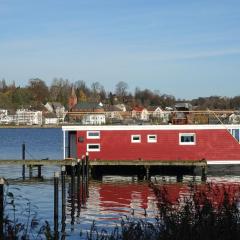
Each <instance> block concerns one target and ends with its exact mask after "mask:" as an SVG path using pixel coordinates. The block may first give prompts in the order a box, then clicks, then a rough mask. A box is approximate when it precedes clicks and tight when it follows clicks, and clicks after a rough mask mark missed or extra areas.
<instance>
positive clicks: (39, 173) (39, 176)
mask: <svg viewBox="0 0 240 240" xmlns="http://www.w3.org/2000/svg"><path fill="white" fill-rule="evenodd" d="M41 177H42V166H41V165H39V166H38V178H41Z"/></svg>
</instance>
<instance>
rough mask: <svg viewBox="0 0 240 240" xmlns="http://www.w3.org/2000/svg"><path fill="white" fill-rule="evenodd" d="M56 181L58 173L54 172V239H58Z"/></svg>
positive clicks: (57, 180)
mask: <svg viewBox="0 0 240 240" xmlns="http://www.w3.org/2000/svg"><path fill="white" fill-rule="evenodd" d="M58 182H59V173H58V172H55V173H54V239H55V240H57V239H58Z"/></svg>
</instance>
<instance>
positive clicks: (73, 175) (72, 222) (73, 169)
mask: <svg viewBox="0 0 240 240" xmlns="http://www.w3.org/2000/svg"><path fill="white" fill-rule="evenodd" d="M74 215H75V163H74V162H72V165H71V231H73V230H74V227H73V226H74V221H75V219H74Z"/></svg>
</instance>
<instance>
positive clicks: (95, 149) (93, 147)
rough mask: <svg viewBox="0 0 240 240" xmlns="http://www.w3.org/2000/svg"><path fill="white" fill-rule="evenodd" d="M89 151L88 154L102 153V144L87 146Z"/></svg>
mask: <svg viewBox="0 0 240 240" xmlns="http://www.w3.org/2000/svg"><path fill="white" fill-rule="evenodd" d="M87 151H88V152H99V151H100V144H96V143H95V144H87Z"/></svg>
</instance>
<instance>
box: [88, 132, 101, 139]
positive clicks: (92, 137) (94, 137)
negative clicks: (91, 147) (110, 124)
mask: <svg viewBox="0 0 240 240" xmlns="http://www.w3.org/2000/svg"><path fill="white" fill-rule="evenodd" d="M90 133H98V136H89V134H90ZM87 139H100V131H87Z"/></svg>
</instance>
